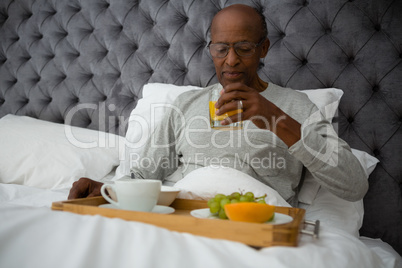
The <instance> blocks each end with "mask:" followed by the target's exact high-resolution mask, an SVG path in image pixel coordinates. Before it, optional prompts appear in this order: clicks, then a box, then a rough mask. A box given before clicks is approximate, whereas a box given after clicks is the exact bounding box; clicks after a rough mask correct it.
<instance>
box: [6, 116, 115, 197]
mask: <svg viewBox="0 0 402 268" xmlns="http://www.w3.org/2000/svg"><path fill="white" fill-rule="evenodd" d="M119 141H120V142H119ZM122 143H123V139H122V138H120V137H119V136H116V135H113V134H107V133H104V132H99V131H94V130H89V129H84V128H78V127H71V126H68V125H63V124H56V123H51V122H47V121H42V120H38V119H35V118H31V117H26V116H16V115H6V116H4V117H3V118H1V119H0V148H1V150H0V163H1V165H0V182H1V183H13V184H20V185H26V186H32V187H37V188H43V189H58V188H66V187H71V184H72V183H73V182H74V181H75V180H77V179H79V178H80V177H89V178H92V179H95V180H100V179H102V178H103V177H104V176H106V175H107V174H108V173H109V172H110V171H111V170H112V169H113V168H114V167H115V166H117V165H118V164H119V147H118V145H119V144H122Z"/></svg>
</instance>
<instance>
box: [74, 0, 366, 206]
mask: <svg viewBox="0 0 402 268" xmlns="http://www.w3.org/2000/svg"><path fill="white" fill-rule="evenodd" d="M269 44H270V43H269V40H268V38H267V27H266V24H265V18H264V16H263V15H262V14H261V13H259V12H258V11H256V10H255V9H253V8H251V7H249V6H245V5H232V6H229V7H227V8H224V9H222V10H221V11H220V12H218V13H217V14H216V16H215V17H214V19H213V21H212V24H211V42H210V44H209V45H208V47H209V51H210V53H211V56H212V58H213V62H214V65H215V70H216V74H217V78H218V80H219V84H216V85H212V86H210V87H207V88H205V89H204V90H200V91H190V92H186V93H184V94H181V95H180V96H179V97H178V99H177V100H176V102H175V106H176V107H177V108H178V109H179V110H180V111H181V115H180V116H179V114H178V113H177V112H176V113H175V112H174V111H172V112H170V113H167V114H166V117H165V120H163V122H162V124H161V125H159V126H158V127H157V129H156V131H155V133H154V134H153V137H152V140H153V142H151V141H149V142H148V143H147V144H146V145H145V147H144V150H143V153H142V155H141V157H144V158H145V157H148V158H152V159H160V158H162V157H170V158H171V159H173V158H174V157H176V156H177V157H178V158H179V159H180V162H181V163H182V164H184V165H185V166H186V169H185V171H184V172H183V173H184V174H183V175H184V176H185V175H186V174H188V173H190V172H191V171H193V170H195V169H197V168H200V167H203V166H207V165H209V164H211V160H212V159H213V160H218V162H219V164H220V165H223V166H228V167H232V168H236V169H239V170H241V171H242V172H244V173H247V174H249V175H251V176H252V177H254V178H256V179H257V180H259V181H261V182H263V183H265V184H267V185H269V186H270V187H272V188H274V189H275V190H277V191H278V193H279V194H281V195H282V197H283V198H284V199H285V200H286V201H288V202H289V203H290V204H292V205H296V204H297V188H298V185H299V183H300V179H301V173H302V169H303V166H304V167H306V168H307V169H308V170H309V171H310V172H311V174H312V175H313V176H314V178H315V179H316V180H317V181H318V182H319V183H320V184H321V185H322V186H323V187H325V188H326V189H328V190H329V191H330V192H332V193H333V194H335V195H337V196H339V197H341V198H344V199H346V200H350V201H354V200H358V199H361V198H362V197H363V196H364V194H365V193H366V191H367V188H368V183H367V180H366V178H365V176H364V172H363V169H362V167H361V166H360V164H359V162H358V160H357V159H356V158H355V157H354V156H353V154H352V153H351V151H350V148H349V146H348V145H347V144H346V143H345V142H344V141H342V140H341V139H339V138H338V137H337V135H336V133H335V132H334V131H333V129H332V126H331V125H330V123H329V122H328V121H326V120H325V119H323V117H322V116H321V115H320V114H319V112H318V110H317V107H315V105H314V104H313V103H311V101H310V100H309V99H308V98H307V97H306V95H305V94H303V93H300V92H297V91H294V90H291V89H287V88H282V87H279V86H277V85H274V84H272V83H267V82H265V81H263V80H262V79H261V78H260V77H259V76H258V74H257V70H258V66H259V61H260V59H261V58H264V57H265V56H266V55H267V53H268V48H269ZM216 88H222V89H221V90H220V98H219V100H218V101H217V102H216V105H215V108H217V109H218V110H217V115H223V114H226V113H228V112H230V111H233V110H236V109H238V108H239V106H240V108H242V112H241V113H240V114H235V115H232V116H230V117H228V118H226V119H224V120H222V122H221V124H222V125H228V124H230V123H234V122H237V121H239V120H242V121H243V122H244V127H243V129H242V130H230V131H220V130H215V129H211V128H210V126H209V125H208V124H207V123H206V122H207V121H208V120H209V119H207V118H209V110H208V100H209V95H210V92H211V91H212V90H214V89H216ZM183 117H184V120H183ZM194 130H197V131H194ZM171 156H174V157H171ZM267 157H269V158H270V161H269V164H270V165H269V166H268V165H267V162H266V163H265V164H264V161H263V160H264V159H267ZM273 158H274V159H273ZM275 159H276V163H275V164H274V162H275ZM156 162H158V161H156ZM176 169H177V165H175V164H169V165H165V166H153V167H152V166H151V167H150V166H147V167H140V166H134V167H133V168H132V173H134V174H135V176H136V177H138V178H144V179H161V178H166V177H167V176H168V175H170V174H172V173H173V172H174V171H175V170H176ZM100 187H101V183H99V182H95V181H92V180H89V179H80V180H79V181H77V182H75V183H74V184H73V187H72V189H71V191H70V195H69V198H70V199H71V198H77V197H84V196H94V195H99V189H100Z"/></svg>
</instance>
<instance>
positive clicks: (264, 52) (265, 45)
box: [261, 38, 270, 58]
mask: <svg viewBox="0 0 402 268" xmlns="http://www.w3.org/2000/svg"><path fill="white" fill-rule="evenodd" d="M269 45H270V42H269V39H268V38H266V39H265V41H264V42H263V43H262V44H261V48H262V52H261V58H265V56H267V54H268V49H269Z"/></svg>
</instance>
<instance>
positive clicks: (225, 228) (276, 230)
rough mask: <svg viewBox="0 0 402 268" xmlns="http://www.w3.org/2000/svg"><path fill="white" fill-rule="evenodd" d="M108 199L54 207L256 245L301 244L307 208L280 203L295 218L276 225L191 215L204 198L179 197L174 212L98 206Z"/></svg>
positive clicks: (201, 205)
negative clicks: (139, 210) (300, 235)
mask: <svg viewBox="0 0 402 268" xmlns="http://www.w3.org/2000/svg"><path fill="white" fill-rule="evenodd" d="M107 203H108V202H107V201H106V200H105V199H104V198H103V197H101V196H100V197H90V198H82V199H74V200H69V201H60V202H54V203H53V204H52V209H53V210H60V211H69V212H73V213H78V214H87V215H102V216H105V217H110V218H115V217H116V218H121V219H125V220H129V221H139V222H144V223H148V224H153V225H156V226H159V227H163V228H167V229H169V230H171V231H178V232H186V233H191V234H194V235H200V236H205V237H210V238H217V239H227V240H231V241H237V242H241V243H244V244H247V245H250V246H254V247H269V246H293V247H295V246H297V244H298V240H299V233H300V232H301V231H302V229H303V226H304V214H305V210H304V209H300V208H290V207H276V208H275V211H276V212H278V213H283V214H286V215H289V216H291V217H292V218H293V221H292V222H289V223H285V224H281V225H272V224H265V223H247V222H235V221H229V220H216V219H201V218H195V217H193V216H191V215H190V211H191V210H194V209H200V208H207V207H208V206H207V202H206V201H202V200H187V199H176V200H175V201H174V202H173V203H172V205H171V207H173V208H174V209H175V212H174V213H172V214H157V213H151V212H138V211H128V210H120V209H113V208H102V207H98V206H99V205H102V204H107Z"/></svg>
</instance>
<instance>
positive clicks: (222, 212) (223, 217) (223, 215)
mask: <svg viewBox="0 0 402 268" xmlns="http://www.w3.org/2000/svg"><path fill="white" fill-rule="evenodd" d="M218 216H219V219H222V220H224V219H227V218H228V217H227V216H226V212H225V210H224V209H223V208H221V209H220V210H219V214H218Z"/></svg>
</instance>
